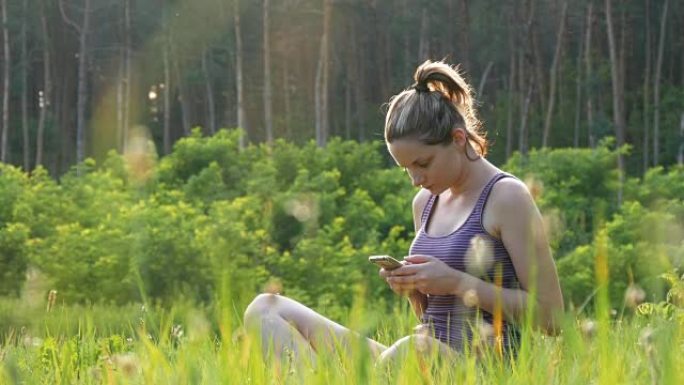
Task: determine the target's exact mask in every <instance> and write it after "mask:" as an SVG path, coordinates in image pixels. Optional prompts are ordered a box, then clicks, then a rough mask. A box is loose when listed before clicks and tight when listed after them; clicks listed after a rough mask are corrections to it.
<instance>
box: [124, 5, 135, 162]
mask: <svg viewBox="0 0 684 385" xmlns="http://www.w3.org/2000/svg"><path fill="white" fill-rule="evenodd" d="M132 76H133V71H131V0H124V89H123V91H124V94H123V131H122V133H123V149H124V151H127V150H128V132H129V130H130V125H131V113H130V109H131V83H132V82H133V79H132Z"/></svg>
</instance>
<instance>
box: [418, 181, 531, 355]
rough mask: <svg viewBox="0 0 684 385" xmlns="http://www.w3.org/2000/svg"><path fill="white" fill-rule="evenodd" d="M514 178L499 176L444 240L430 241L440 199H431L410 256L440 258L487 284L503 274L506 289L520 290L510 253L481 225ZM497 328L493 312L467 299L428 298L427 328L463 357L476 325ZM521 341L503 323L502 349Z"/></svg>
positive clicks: (444, 296) (436, 197) (513, 327)
mask: <svg viewBox="0 0 684 385" xmlns="http://www.w3.org/2000/svg"><path fill="white" fill-rule="evenodd" d="M506 177H512V176H511V175H509V174H505V173H499V174H497V175H495V176H494V177H493V178H492V179H491V180H490V181H489V182H488V183H487V184H486V185H485V187H484V189H483V190H482V193H481V194H480V197H479V198H478V200H477V203H476V204H475V207H474V208H473V211H472V212H471V213H470V215H469V216H468V218H467V219H466V221H465V222H464V223H463V225H461V226H460V227H459V228H458V229H456V230H455V231H454V232H452V233H450V234H447V235H444V236H431V235H428V234H427V232H426V230H425V229H426V225H427V224H428V221H429V219H430V216H431V214H432V208H433V207H434V205H435V203H436V202H437V200H438V198H439V196H437V195H432V196H431V197H430V199H429V200H428V202H427V204H426V205H425V208H424V209H423V214H422V217H421V218H422V219H421V227H420V229H419V231H418V233H417V234H416V237H415V239H414V240H413V243H412V244H411V248H410V251H409V252H410V254H411V255H428V256H433V257H437V258H439V259H440V260H441V261H443V262H445V263H446V264H447V265H449V266H450V267H451V268H453V269H457V270H461V271H465V272H468V273H469V274H472V275H475V276H477V277H479V278H480V279H483V280H484V281H487V282H492V283H494V282H495V276H496V272H497V271H500V274H501V277H502V287H504V288H517V287H519V285H518V278H517V276H516V274H515V269H514V268H513V262H512V261H511V257H510V255H509V254H508V251H507V250H506V248H505V247H504V245H503V242H501V241H500V240H499V239H497V238H495V237H493V236H491V235H490V234H489V233H487V231H486V230H485V229H484V227H483V225H482V211H483V208H484V206H485V204H486V203H487V199H488V197H489V193H490V192H491V190H492V187H493V186H494V184H495V183H496V182H498V181H499V180H501V179H503V178H506ZM482 320H484V321H486V322H487V323H489V324H493V316H492V314H490V313H489V312H486V311H484V310H482V309H478V308H477V307H476V306H475V307H469V306H466V304H465V303H464V302H463V299H462V298H460V297H457V296H453V295H428V296H427V308H426V309H425V310H424V313H423V316H422V320H421V321H422V323H423V324H426V325H428V326H430V327H431V329H432V331H433V332H434V336H435V338H437V339H439V340H440V341H442V342H444V343H446V344H448V345H450V346H451V347H452V348H454V349H456V350H458V351H463V349H464V348H465V346H466V344H469V343H470V342H471V340H472V338H473V330H477V329H475V328H476V327H477V326H476V325H477V322H479V321H482ZM518 339H519V336H518V332H517V329H516V328H515V326H514V325H511V324H509V323H508V322H506V321H505V320H504V321H503V348H504V350H505V351H508V350H509V349H511V348H513V349H515V345H517V340H518Z"/></svg>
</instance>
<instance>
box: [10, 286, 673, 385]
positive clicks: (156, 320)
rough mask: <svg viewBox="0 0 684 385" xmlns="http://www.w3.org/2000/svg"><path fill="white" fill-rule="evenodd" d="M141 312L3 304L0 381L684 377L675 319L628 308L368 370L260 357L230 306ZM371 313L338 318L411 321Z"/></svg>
mask: <svg viewBox="0 0 684 385" xmlns="http://www.w3.org/2000/svg"><path fill="white" fill-rule="evenodd" d="M362 294H363V293H359V298H363V295H362ZM217 303H224V304H229V303H230V301H217ZM150 307H151V308H149V309H147V308H142V306H141V305H130V306H126V307H114V306H104V305H93V306H64V305H60V304H57V305H55V306H54V307H53V308H52V309H51V310H50V311H49V312H47V311H46V308H45V306H42V307H41V308H37V307H34V308H31V307H28V306H27V305H23V304H22V303H21V302H19V301H17V300H1V301H0V310H2V314H4V316H3V318H0V320H2V321H3V322H5V324H3V325H0V327H2V329H1V330H2V333H3V334H2V336H0V341H1V345H0V346H1V347H0V383H1V384H45V383H50V384H301V383H307V384H327V385H330V384H385V383H392V384H433V383H434V384H538V383H543V384H549V383H555V384H616V383H630V384H651V383H653V384H656V383H657V384H681V383H684V374H682V372H681V370H680V368H681V367H684V357H683V355H682V352H683V351H684V326H683V325H682V324H681V322H678V321H676V320H672V321H671V320H667V319H666V318H664V317H663V316H658V315H654V316H651V317H648V318H647V317H638V316H635V315H633V314H631V313H630V311H626V312H625V314H624V315H611V314H610V312H607V314H606V313H604V315H600V314H599V315H598V316H594V317H592V318H593V319H592V321H591V322H586V319H580V318H579V317H577V316H575V315H572V314H568V315H567V316H566V317H565V319H564V321H563V322H564V325H563V326H564V327H563V332H562V334H561V335H560V336H558V337H546V336H543V335H541V334H539V333H538V332H535V331H530V330H527V328H525V329H526V330H523V336H522V343H521V347H520V350H519V352H518V354H517V356H516V357H515V358H514V359H512V360H505V359H504V360H502V359H500V358H498V355H496V354H491V353H486V352H485V353H478V354H476V353H475V352H473V353H466V354H463V355H460V356H458V357H457V358H454V359H445V358H444V357H441V358H440V357H434V355H430V354H427V356H426V355H421V356H419V355H416V354H414V353H409V354H408V355H407V356H406V358H405V359H403V360H401V361H400V362H398V363H397V364H396V365H393V366H391V367H377V366H376V365H375V364H374V362H373V361H372V359H371V358H370V353H369V352H368V351H367V349H366V348H365V345H364V344H360V343H352V344H351V346H350V352H349V353H345V349H342V348H340V347H339V346H338V347H337V349H335V351H333V352H329V353H320V354H319V355H318V356H317V357H316V361H315V362H314V363H312V362H309V361H308V360H300V361H295V360H294V359H293V358H292V357H291V356H290V355H286V356H284V357H282V358H281V359H272V358H267V359H266V360H264V359H262V354H261V352H260V342H259V341H256V340H255V338H254V337H253V336H250V335H248V334H246V333H244V332H243V331H242V328H241V320H240V311H239V309H235V308H233V307H232V306H230V305H226V306H221V305H216V306H215V307H197V306H192V305H189V304H187V303H183V302H179V303H178V304H177V305H174V306H166V307H162V306H150ZM378 308H380V307H377V306H376V304H374V303H369V302H368V301H361V300H359V301H357V303H356V305H355V306H354V307H353V308H352V309H351V310H350V311H349V313H348V314H347V317H348V318H347V319H345V320H340V321H342V322H343V323H345V324H348V325H352V326H353V327H354V328H355V329H356V330H359V331H361V333H362V334H368V335H370V336H371V337H374V338H376V339H378V340H379V341H381V342H383V343H385V344H391V343H392V341H394V340H396V339H398V338H400V337H402V336H404V335H406V334H409V333H410V332H411V329H412V328H413V326H415V321H414V320H413V319H412V318H411V317H412V316H411V315H410V311H409V309H408V308H407V307H406V306H405V305H401V306H397V309H396V310H394V311H393V312H390V313H389V314H377V312H378V310H377V309H378ZM604 310H605V309H603V310H601V309H598V310H596V312H597V314H598V313H600V312H601V311H604ZM7 312H9V313H7ZM8 314H12V315H13V318H11V317H9V316H8ZM19 325H23V327H22V326H19ZM357 342H358V341H357Z"/></svg>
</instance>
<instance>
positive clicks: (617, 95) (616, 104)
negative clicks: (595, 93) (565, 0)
mask: <svg viewBox="0 0 684 385" xmlns="http://www.w3.org/2000/svg"><path fill="white" fill-rule="evenodd" d="M612 12H613V11H612V4H611V0H606V29H607V32H608V51H609V53H610V74H611V79H612V85H613V124H614V126H615V138H616V140H617V147H618V148H621V147H622V146H623V145H624V144H625V95H624V79H623V78H622V75H621V71H620V68H621V67H622V66H621V64H620V62H619V58H618V52H617V42H616V40H615V31H614V25H613V16H612ZM617 158H618V159H617V161H618V172H619V183H620V184H619V187H618V205H619V204H621V203H622V182H623V180H624V173H625V165H624V156H623V155H622V153H620V152H618V154H617Z"/></svg>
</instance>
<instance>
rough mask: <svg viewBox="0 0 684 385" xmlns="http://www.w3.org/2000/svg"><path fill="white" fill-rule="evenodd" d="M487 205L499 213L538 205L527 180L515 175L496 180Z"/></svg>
mask: <svg viewBox="0 0 684 385" xmlns="http://www.w3.org/2000/svg"><path fill="white" fill-rule="evenodd" d="M487 205H488V206H490V207H491V208H493V209H494V211H495V212H498V213H505V212H509V211H517V210H519V209H521V208H530V207H536V204H535V202H534V198H533V197H532V194H531V193H530V190H529V188H528V187H527V185H526V184H525V182H523V181H521V180H520V179H518V178H515V177H512V178H502V179H500V180H499V181H498V182H496V183H495V184H494V186H493V187H492V190H491V192H490V194H489V199H488V202H487Z"/></svg>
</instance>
